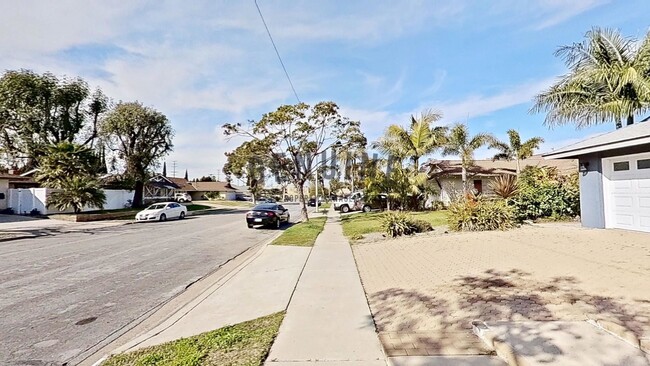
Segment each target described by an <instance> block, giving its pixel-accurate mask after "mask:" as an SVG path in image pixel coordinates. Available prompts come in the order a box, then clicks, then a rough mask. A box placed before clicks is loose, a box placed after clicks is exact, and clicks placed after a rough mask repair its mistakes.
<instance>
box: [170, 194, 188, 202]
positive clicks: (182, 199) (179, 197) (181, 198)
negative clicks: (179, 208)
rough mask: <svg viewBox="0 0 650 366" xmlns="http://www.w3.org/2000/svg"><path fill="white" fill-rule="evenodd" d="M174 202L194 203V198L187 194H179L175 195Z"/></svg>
mask: <svg viewBox="0 0 650 366" xmlns="http://www.w3.org/2000/svg"><path fill="white" fill-rule="evenodd" d="M174 200H175V201H176V202H192V196H190V195H189V193H187V192H177V193H176V194H174Z"/></svg>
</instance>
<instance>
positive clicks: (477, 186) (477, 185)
mask: <svg viewBox="0 0 650 366" xmlns="http://www.w3.org/2000/svg"><path fill="white" fill-rule="evenodd" d="M474 189H475V190H476V193H483V181H482V180H480V179H476V180H474Z"/></svg>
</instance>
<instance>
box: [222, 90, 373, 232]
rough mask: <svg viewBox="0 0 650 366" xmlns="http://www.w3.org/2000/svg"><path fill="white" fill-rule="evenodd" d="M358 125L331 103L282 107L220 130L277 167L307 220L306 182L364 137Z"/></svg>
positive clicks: (226, 125)
mask: <svg viewBox="0 0 650 366" xmlns="http://www.w3.org/2000/svg"><path fill="white" fill-rule="evenodd" d="M359 125H360V123H359V122H358V121H351V120H350V119H349V118H347V117H344V116H341V114H340V113H339V107H338V105H336V103H334V102H319V103H317V104H315V105H314V106H309V105H307V104H305V103H298V104H296V105H283V106H280V107H279V108H277V109H276V110H275V111H272V112H269V113H266V114H264V115H263V116H262V118H261V119H260V120H259V121H250V123H249V125H248V126H244V125H242V124H241V123H228V124H225V125H224V126H223V128H224V133H225V134H226V135H229V136H233V135H238V136H243V137H245V138H247V139H248V140H249V141H251V142H252V143H254V144H255V145H256V148H257V149H259V150H258V151H261V152H262V153H263V154H264V155H265V156H268V157H269V158H271V159H273V160H274V161H275V162H276V163H277V167H278V169H281V170H282V171H283V172H284V173H286V174H287V175H288V176H289V177H290V179H291V182H292V183H293V185H294V186H295V187H296V189H297V190H298V195H299V198H300V202H301V205H302V216H303V217H304V219H305V220H309V216H308V213H307V203H306V199H305V194H304V186H305V183H306V182H308V181H309V180H310V179H311V178H312V177H313V175H314V172H316V171H317V169H319V168H320V167H322V166H329V165H331V162H332V160H334V153H333V151H334V150H339V149H345V148H349V147H351V146H355V145H356V144H359V143H360V142H362V141H365V137H364V136H363V134H362V133H361V131H360V129H359Z"/></svg>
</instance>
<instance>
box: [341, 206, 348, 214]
mask: <svg viewBox="0 0 650 366" xmlns="http://www.w3.org/2000/svg"><path fill="white" fill-rule="evenodd" d="M341 212H343V213H348V212H350V207H348V205H343V206H341Z"/></svg>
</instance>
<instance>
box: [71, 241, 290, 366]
mask: <svg viewBox="0 0 650 366" xmlns="http://www.w3.org/2000/svg"><path fill="white" fill-rule="evenodd" d="M281 234H282V232H281V231H279V232H278V233H277V234H275V235H273V236H272V237H271V238H269V239H268V240H265V241H263V242H260V243H258V244H256V245H254V246H251V247H250V248H248V249H246V250H244V251H243V252H241V253H239V254H237V255H236V256H234V257H233V258H231V259H230V260H228V261H226V262H225V263H223V264H222V265H220V266H219V267H217V268H216V269H214V270H213V271H211V272H209V273H206V274H205V275H204V276H202V277H201V278H200V279H198V280H196V281H194V282H192V283H190V284H189V285H188V286H187V287H186V288H185V290H183V291H181V292H179V293H178V294H176V295H174V296H173V297H171V298H169V299H167V300H166V301H165V302H163V303H162V304H159V305H157V306H155V307H153V308H152V309H149V310H148V311H147V312H145V313H144V314H143V315H141V316H140V317H139V318H136V319H134V320H133V321H132V322H131V323H129V324H128V325H127V326H126V327H125V328H127V327H128V329H126V330H125V331H124V332H123V333H121V334H120V335H118V336H116V337H114V338H113V339H112V340H110V341H109V342H108V343H106V344H105V345H103V346H101V347H100V348H99V349H98V350H97V351H95V352H93V353H91V354H90V355H88V356H86V357H85V358H84V359H82V360H81V361H78V365H92V366H99V365H101V363H102V362H104V361H106V359H108V358H109V357H110V356H111V355H113V354H118V353H123V352H128V351H129V350H130V349H131V348H133V347H134V346H136V345H137V344H139V343H141V342H143V341H145V340H146V339H148V338H150V337H152V336H155V335H156V334H157V333H156V334H153V335H151V336H150V337H147V338H145V339H142V340H140V339H141V338H142V337H145V336H146V335H148V334H149V333H151V332H153V331H157V330H158V328H160V327H161V326H163V324H165V323H166V322H169V321H170V319H174V322H175V321H177V320H178V319H181V318H182V317H183V316H185V314H182V315H181V316H180V317H179V316H178V315H179V313H181V312H182V311H183V309H185V308H186V307H187V306H188V305H190V304H192V303H193V302H196V301H197V300H198V301H199V303H200V302H202V301H203V300H204V299H205V298H206V297H207V296H209V295H210V293H211V292H213V291H214V290H213V288H214V287H215V286H218V287H217V289H218V288H219V287H221V286H223V285H224V284H225V283H226V282H228V281H229V280H230V279H231V278H232V277H233V276H234V275H236V274H237V273H238V272H240V271H241V270H242V269H244V268H245V267H246V266H248V265H249V264H250V263H251V262H252V261H253V260H254V259H255V258H257V257H258V256H259V255H260V254H261V253H262V251H264V249H265V248H266V247H267V246H268V245H270V244H271V243H272V242H273V241H274V240H275V239H276V238H277V237H278V236H279V235H281ZM233 264H234V265H233ZM231 266H232V268H229V267H231ZM221 271H223V273H220V272H221ZM212 276H216V278H215V279H214V280H213V281H211V282H210V283H206V284H205V288H203V289H201V291H200V293H198V294H196V295H195V296H192V297H191V298H189V299H187V300H184V301H182V302H181V303H179V304H174V300H179V299H180V298H181V297H182V296H183V295H187V294H188V289H191V288H196V285H197V284H199V285H200V284H201V282H202V281H208V280H209V279H210V277H212ZM206 294H207V295H206ZM166 306H167V307H171V308H170V309H169V310H167V309H166ZM164 311H167V312H168V313H169V314H167V315H164V316H162V317H161V319H160V320H157V321H155V322H154V323H152V324H151V325H144V326H143V327H144V328H145V329H141V330H138V327H139V326H142V324H143V323H145V322H147V321H148V320H150V319H152V318H154V317H155V316H156V314H157V313H161V312H164ZM175 317H176V318H175ZM163 330H164V329H163ZM160 331H162V330H159V331H158V332H160ZM131 332H135V334H134V335H130V334H129V333H131ZM109 337H110V336H109ZM136 340H140V342H138V343H136V344H133V345H132V343H133V342H134V341H136ZM116 344H117V345H116ZM125 346H129V347H128V348H125ZM100 355H101V357H99V358H97V357H98V356H100ZM93 360H95V361H93Z"/></svg>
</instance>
